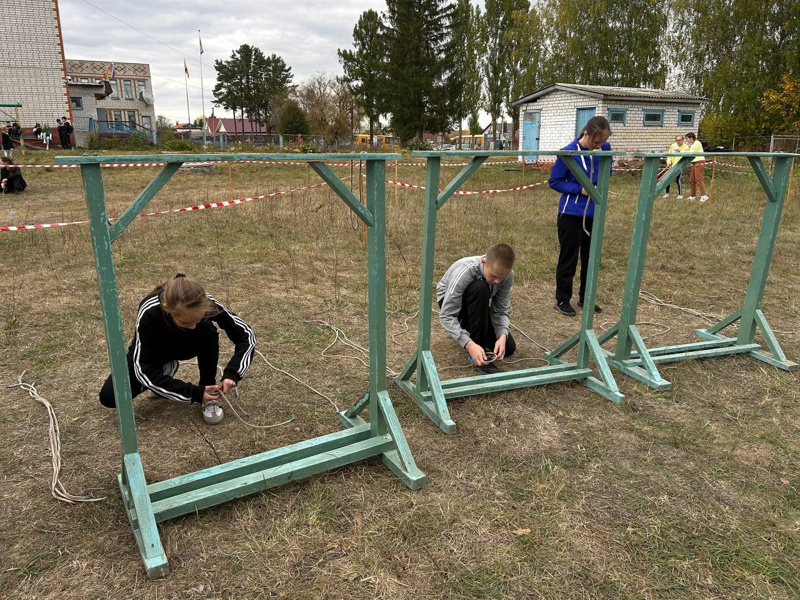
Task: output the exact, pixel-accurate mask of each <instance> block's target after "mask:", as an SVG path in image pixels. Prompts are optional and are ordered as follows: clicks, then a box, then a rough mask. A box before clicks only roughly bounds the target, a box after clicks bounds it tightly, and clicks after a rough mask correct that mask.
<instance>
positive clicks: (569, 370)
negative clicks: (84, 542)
mask: <svg viewBox="0 0 800 600" xmlns="http://www.w3.org/2000/svg"><path fill="white" fill-rule="evenodd" d="M524 154H525V155H526V156H528V155H531V156H562V157H570V156H580V155H584V156H593V157H595V158H599V160H600V167H599V171H600V175H599V177H598V181H597V186H596V187H595V186H594V185H593V184H592V183H591V181H590V180H589V178H588V177H587V176H586V174H585V173H584V172H583V170H582V169H581V168H580V167H579V166H578V163H577V162H576V161H574V160H567V161H565V163H566V165H567V168H569V170H570V171H571V172H572V174H573V175H575V177H576V178H577V179H578V181H579V182H580V184H581V185H582V186H583V187H584V188H585V189H586V190H588V191H589V193H590V194H591V196H592V199H593V200H594V201H595V213H594V223H593V228H592V240H591V248H590V254H589V269H588V272H587V282H586V295H585V298H584V309H583V315H582V317H581V321H580V330H579V331H578V332H577V333H576V334H575V335H573V336H572V337H571V338H569V340H567V341H566V342H565V343H564V344H562V345H561V346H560V347H559V348H558V349H556V350H555V351H554V352H552V353H551V354H549V355H548V356H546V358H547V359H548V361H549V362H550V363H551V364H550V365H547V366H543V367H534V368H531V369H521V370H517V371H508V372H503V373H496V374H494V375H476V376H472V377H462V378H459V379H450V380H447V381H442V380H440V379H439V375H438V372H437V369H436V363H435V361H434V358H433V354H432V353H431V321H432V314H433V302H434V300H435V297H434V289H433V283H434V282H433V270H434V260H435V256H434V253H435V245H436V219H437V212H438V211H439V209H441V208H442V206H444V204H445V203H446V202H447V200H448V199H449V198H450V197H451V196H452V195H453V194H454V193H455V192H456V191H457V190H458V188H460V187H461V186H462V185H463V184H464V183H465V182H466V181H467V180H468V179H469V178H470V177H471V176H472V175H473V173H475V171H477V169H478V168H479V167H480V166H481V165H482V164H483V163H484V162H485V161H486V159H487V158H489V157H490V156H519V155H520V153H519V152H518V151H510V150H499V151H486V152H481V151H471V150H466V151H464V150H457V151H451V152H414V155H415V156H420V157H424V158H425V159H426V160H427V169H426V182H425V186H426V187H425V213H424V217H423V241H422V269H421V272H420V302H419V325H418V330H417V348H416V350H415V351H414V354H413V355H412V356H411V358H410V359H409V360H408V362H407V363H406V365H405V367H403V370H402V371H401V372H400V374H399V375H398V377H397V378H396V379H395V383H396V384H397V385H398V386H399V387H400V389H402V390H403V391H404V392H406V393H407V394H408V395H409V396H410V397H411V398H412V399H413V400H414V402H416V404H417V405H418V406H419V407H420V409H421V410H422V412H424V413H425V414H426V415H427V416H428V418H430V420H431V421H433V422H434V423H435V424H436V425H437V426H438V427H439V429H441V430H442V431H443V432H445V433H454V432H455V430H456V424H455V422H454V421H453V419H452V418H451V416H450V411H449V410H448V407H447V400H449V399H451V398H460V397H464V396H474V395H477V394H487V393H490V392H500V391H505V390H512V389H519V388H525V387H532V386H536V385H544V384H546V383H555V382H558V381H581V382H582V383H584V384H585V385H587V386H588V387H589V388H590V389H592V390H594V391H596V392H598V393H599V394H601V395H603V396H604V397H606V398H608V399H609V400H611V401H612V402H615V403H621V402H622V401H623V399H624V396H623V395H622V394H621V393H620V392H619V388H618V387H617V384H616V381H615V380H614V376H613V375H612V373H611V369H609V368H608V365H607V364H606V358H605V355H604V353H603V351H602V350H601V348H600V345H599V344H598V342H597V336H596V335H595V333H594V330H593V326H594V325H593V324H594V305H595V299H596V296H597V275H598V271H599V268H600V257H601V254H602V245H603V232H604V229H605V218H606V207H607V205H608V202H607V200H608V184H609V178H610V175H611V163H612V160H613V158H614V156H621V155H623V154H624V153H622V152H565V151H553V150H537V151H527V150H526V151H525V152H524ZM452 156H456V157H465V156H467V157H470V158H471V161H470V163H469V164H468V165H467V166H466V167H464V168H463V169H462V170H461V172H460V173H459V174H458V175H456V176H455V177H454V178H453V180H452V181H450V183H448V184H447V185H446V186H445V187H444V189H443V190H442V191H439V174H440V167H441V159H442V157H452ZM574 346H577V347H578V357H577V361H576V362H566V361H564V360H562V359H560V358H559V357H560V356H561V355H563V354H564V353H565V352H566V351H567V350H569V349H570V348H572V347H574ZM590 358H591V359H592V360H593V362H594V364H595V366H596V367H597V369H598V372H599V374H600V378H599V379H598V378H596V377H594V373H593V371H592V369H591V367H590V365H589V359H590ZM415 373H416V375H417V378H416V382H415V381H412V379H411V377H412V375H414V374H415Z"/></svg>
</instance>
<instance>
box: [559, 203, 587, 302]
mask: <svg viewBox="0 0 800 600" xmlns="http://www.w3.org/2000/svg"><path fill="white" fill-rule="evenodd" d="M593 221H594V219H591V218H589V217H586V231H588V232H589V233H591V232H592V222H593ZM591 239H592V238H590V237H589V236H588V235H586V233H585V232H584V231H583V217H579V216H577V215H558V243H559V245H560V246H561V250H560V251H559V253H558V266H557V267H556V302H558V303H559V304H560V303H562V302H569V301H570V300H571V299H572V280H573V279H574V278H575V269H576V268H577V266H578V256H579V255H580V259H581V286H580V289H579V291H578V298H579V299H580V301H581V302H583V296H584V294H585V292H586V274H587V271H588V270H589V246H590V244H591Z"/></svg>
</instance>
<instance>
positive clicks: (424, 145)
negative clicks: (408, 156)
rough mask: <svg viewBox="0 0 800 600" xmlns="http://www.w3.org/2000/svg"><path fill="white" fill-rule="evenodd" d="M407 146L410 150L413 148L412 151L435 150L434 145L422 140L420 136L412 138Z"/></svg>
mask: <svg viewBox="0 0 800 600" xmlns="http://www.w3.org/2000/svg"><path fill="white" fill-rule="evenodd" d="M406 148H407V149H408V150H411V151H412V152H413V151H414V150H433V146H431V145H430V144H429V143H428V142H424V141H422V140H421V139H419V138H414V139H413V140H411V141H410V142H409V144H408V146H406Z"/></svg>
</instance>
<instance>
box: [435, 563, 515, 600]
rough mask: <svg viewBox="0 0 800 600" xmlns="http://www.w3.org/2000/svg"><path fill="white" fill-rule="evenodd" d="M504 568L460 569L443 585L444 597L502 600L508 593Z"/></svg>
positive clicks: (499, 566) (451, 599)
mask: <svg viewBox="0 0 800 600" xmlns="http://www.w3.org/2000/svg"><path fill="white" fill-rule="evenodd" d="M505 568H506V567H505V566H501V565H480V566H478V567H476V568H474V569H469V568H465V569H462V570H461V571H458V572H457V573H455V574H453V576H452V578H451V579H449V580H448V581H447V583H446V584H445V590H446V592H445V594H446V595H445V597H446V598H448V600H462V599H463V600H467V599H469V600H472V599H477V598H491V599H492V600H496V599H499V598H504V597H506V594H507V593H508V582H507V574H506V572H505Z"/></svg>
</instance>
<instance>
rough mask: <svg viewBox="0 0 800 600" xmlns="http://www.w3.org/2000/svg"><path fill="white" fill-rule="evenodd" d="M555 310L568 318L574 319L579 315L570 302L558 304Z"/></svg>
mask: <svg viewBox="0 0 800 600" xmlns="http://www.w3.org/2000/svg"><path fill="white" fill-rule="evenodd" d="M579 306H580V305H579ZM553 308H555V309H556V310H557V311H558V312H560V313H561V314H562V315H566V316H567V317H574V316H575V315H577V314H578V313H576V312H575V309H574V308H572V305H571V304H570V303H569V302H556V303H555V305H554V306H553Z"/></svg>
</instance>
